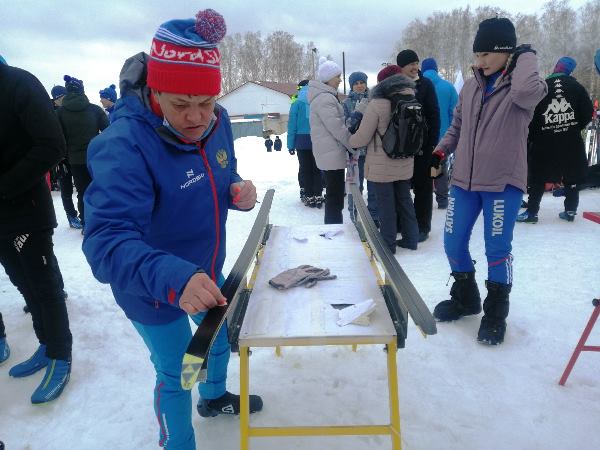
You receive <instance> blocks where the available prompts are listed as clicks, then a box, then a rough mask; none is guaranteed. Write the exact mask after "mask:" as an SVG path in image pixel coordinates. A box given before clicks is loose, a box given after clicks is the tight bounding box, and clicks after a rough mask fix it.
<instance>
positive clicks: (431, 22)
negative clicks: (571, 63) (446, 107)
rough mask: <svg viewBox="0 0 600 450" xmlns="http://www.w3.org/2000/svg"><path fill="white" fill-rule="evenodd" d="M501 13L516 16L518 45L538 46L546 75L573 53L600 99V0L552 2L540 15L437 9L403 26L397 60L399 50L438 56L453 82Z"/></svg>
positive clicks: (584, 79) (579, 76)
mask: <svg viewBox="0 0 600 450" xmlns="http://www.w3.org/2000/svg"><path fill="white" fill-rule="evenodd" d="M496 16H498V17H508V18H510V19H511V20H512V21H513V23H514V24H515V28H516V30H517V39H518V43H527V44H532V45H533V47H534V48H535V49H536V50H537V54H538V56H539V59H540V72H541V75H542V76H545V75H549V74H550V73H552V69H553V68H554V65H555V63H556V61H557V59H558V58H560V57H561V56H571V57H573V58H575V60H576V61H577V69H576V71H575V73H574V76H575V77H576V78H577V79H578V81H579V82H580V83H581V84H583V85H584V86H585V88H586V89H587V90H588V92H589V93H590V94H591V95H592V96H593V97H596V98H598V97H600V79H599V77H598V75H597V74H596V71H595V69H594V52H595V50H596V48H598V47H600V38H599V36H600V0H589V1H588V2H587V3H585V4H584V5H582V6H581V7H580V8H579V9H576V10H575V9H573V8H572V7H571V6H570V4H569V2H568V1H567V2H565V1H564V0H563V1H561V0H550V1H548V2H547V3H545V4H544V5H543V7H542V9H541V11H540V12H539V13H538V14H511V13H509V12H508V11H505V10H503V9H501V8H496V7H492V6H482V7H478V8H475V9H472V8H470V7H469V6H467V7H465V8H456V9H453V10H452V11H449V12H434V13H433V14H431V15H430V16H429V17H427V19H425V20H420V19H416V20H413V21H412V22H411V23H410V24H409V25H408V26H407V27H406V28H405V29H404V30H403V33H402V39H401V40H400V41H399V42H398V43H397V44H396V46H395V50H396V52H395V53H394V58H395V55H396V53H397V52H398V51H400V50H402V49H405V48H410V49H413V50H414V51H416V52H417V54H418V55H419V57H420V58H421V59H424V58H426V57H430V56H432V57H434V58H435V59H436V61H437V63H438V67H439V69H440V72H441V73H442V74H443V75H444V76H445V77H446V78H447V79H448V80H450V81H454V79H455V77H456V75H457V70H458V69H460V70H462V73H463V75H464V76H465V77H468V76H470V75H471V73H472V72H471V70H470V67H471V65H472V63H473V49H472V45H473V39H474V38H475V33H476V32H477V25H478V24H479V22H481V21H482V20H484V19H488V18H490V17H496Z"/></svg>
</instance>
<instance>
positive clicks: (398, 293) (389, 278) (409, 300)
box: [351, 185, 437, 347]
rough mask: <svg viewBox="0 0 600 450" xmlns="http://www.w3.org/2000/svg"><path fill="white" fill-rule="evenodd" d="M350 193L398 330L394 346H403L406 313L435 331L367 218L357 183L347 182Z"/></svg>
mask: <svg viewBox="0 0 600 450" xmlns="http://www.w3.org/2000/svg"><path fill="white" fill-rule="evenodd" d="M351 193H352V197H353V199H354V205H355V206H356V211H357V219H358V220H357V222H356V228H357V229H358V233H359V235H360V238H361V240H362V241H363V242H367V243H368V244H369V246H370V247H371V250H372V251H373V252H374V254H375V255H376V257H377V259H378V260H379V261H380V262H381V265H382V266H383V270H384V272H385V275H386V277H385V284H384V285H383V286H382V287H381V289H382V292H383V294H384V298H385V301H386V305H387V307H388V310H389V313H390V317H391V318H392V321H393V322H394V326H395V327H396V331H397V332H398V347H404V339H405V338H406V331H407V330H406V325H407V323H406V317H407V315H408V314H410V317H411V318H412V320H413V321H414V322H415V324H416V325H417V326H418V327H419V328H420V329H421V331H422V332H423V333H424V334H430V335H431V334H436V333H437V327H436V322H435V319H434V318H433V316H432V314H431V311H429V308H428V307H427V305H426V304H425V302H424V301H423V299H422V298H421V295H420V294H419V293H418V292H417V290H416V289H415V287H414V286H413V284H412V282H411V281H410V279H409V278H408V276H407V275H406V273H405V272H404V270H402V267H400V264H398V261H397V260H396V258H395V257H394V255H392V252H390V249H389V248H388V246H387V245H386V244H385V242H383V239H382V237H381V234H380V233H379V231H378V230H377V227H376V226H375V222H373V219H372V218H371V214H370V213H369V210H368V209H367V205H366V204H365V201H364V199H363V197H362V194H361V193H360V191H359V190H358V186H357V185H352V186H351Z"/></svg>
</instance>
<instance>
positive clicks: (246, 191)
mask: <svg viewBox="0 0 600 450" xmlns="http://www.w3.org/2000/svg"><path fill="white" fill-rule="evenodd" d="M229 192H230V194H231V198H232V199H233V204H234V205H235V206H237V207H238V208H239V209H252V208H254V205H255V204H256V187H254V184H252V181H250V180H245V181H239V182H237V183H233V184H231V186H229Z"/></svg>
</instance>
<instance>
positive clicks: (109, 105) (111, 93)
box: [99, 84, 117, 120]
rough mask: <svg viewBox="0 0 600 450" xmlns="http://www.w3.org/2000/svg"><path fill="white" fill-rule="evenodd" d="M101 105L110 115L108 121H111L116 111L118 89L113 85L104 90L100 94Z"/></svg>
mask: <svg viewBox="0 0 600 450" xmlns="http://www.w3.org/2000/svg"><path fill="white" fill-rule="evenodd" d="M99 94H100V103H102V107H103V108H104V110H105V111H106V114H108V119H109V120H111V117H112V113H113V111H114V110H115V103H116V102H117V87H116V86H115V85H114V84H111V85H110V86H108V87H107V88H104V89H102V90H101V91H100V92H99Z"/></svg>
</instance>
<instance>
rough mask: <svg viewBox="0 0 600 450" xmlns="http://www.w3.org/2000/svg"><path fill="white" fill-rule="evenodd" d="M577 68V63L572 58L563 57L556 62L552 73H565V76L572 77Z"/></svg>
mask: <svg viewBox="0 0 600 450" xmlns="http://www.w3.org/2000/svg"><path fill="white" fill-rule="evenodd" d="M575 67H577V61H575V60H574V59H573V58H571V57H570V56H563V57H562V58H560V59H559V60H558V61H557V62H556V65H555V66H554V70H553V71H552V73H564V74H565V75H571V74H572V73H573V71H574V70H575Z"/></svg>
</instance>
